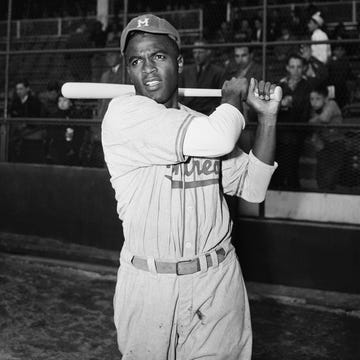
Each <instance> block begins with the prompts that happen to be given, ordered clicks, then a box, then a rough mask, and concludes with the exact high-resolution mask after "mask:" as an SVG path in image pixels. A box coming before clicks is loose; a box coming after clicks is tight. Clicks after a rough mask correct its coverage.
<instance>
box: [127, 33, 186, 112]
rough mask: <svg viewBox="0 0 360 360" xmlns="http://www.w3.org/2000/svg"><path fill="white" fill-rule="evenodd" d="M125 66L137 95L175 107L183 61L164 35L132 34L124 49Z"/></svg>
mask: <svg viewBox="0 0 360 360" xmlns="http://www.w3.org/2000/svg"><path fill="white" fill-rule="evenodd" d="M126 64H127V70H128V73H129V77H130V80H131V81H132V83H133V84H134V86H135V90H136V93H137V94H138V95H143V96H146V97H149V98H151V99H153V100H155V101H156V102H158V103H160V104H164V105H165V106H166V107H168V108H170V107H173V108H177V107H178V74H179V72H180V71H181V69H182V65H183V60H182V57H181V56H180V55H178V52H177V49H176V47H175V46H174V44H173V41H172V40H171V39H170V38H169V37H168V36H167V35H156V34H148V33H138V34H136V35H134V36H133V37H132V38H130V40H129V42H128V45H127V48H126Z"/></svg>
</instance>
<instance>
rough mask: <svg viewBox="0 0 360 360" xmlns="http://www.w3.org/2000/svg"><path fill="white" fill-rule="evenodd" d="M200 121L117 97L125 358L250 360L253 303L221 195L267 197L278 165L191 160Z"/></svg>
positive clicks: (109, 153) (114, 121)
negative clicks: (191, 140) (189, 149)
mask: <svg viewBox="0 0 360 360" xmlns="http://www.w3.org/2000/svg"><path fill="white" fill-rule="evenodd" d="M226 106H228V107H229V106H230V107H231V105H228V104H223V105H221V106H220V107H219V108H218V109H219V110H218V111H219V113H220V112H222V111H225V110H226V111H228V109H226ZM231 111H233V112H234V113H235V114H236V116H237V117H238V121H240V120H242V119H240V118H242V115H241V114H240V112H238V110H236V109H235V108H233V110H231ZM199 116H201V115H200V114H199V113H196V112H194V111H192V110H190V109H189V108H186V107H184V106H180V109H173V108H171V109H169V108H166V107H165V106H163V105H161V104H158V103H156V102H155V101H153V100H151V99H148V98H146V97H143V96H138V95H129V96H122V97H119V98H117V99H114V100H112V102H111V103H110V105H109V108H108V111H107V113H106V115H105V118H104V120H103V124H102V142H103V148H104V154H105V160H106V163H107V165H108V169H109V172H110V175H111V183H112V186H113V188H114V190H115V197H116V200H117V211H118V214H119V217H120V219H121V220H122V221H123V230H124V238H125V241H124V244H123V248H122V250H121V255H120V264H121V266H120V267H119V271H118V279H117V284H116V290H115V296H114V321H115V325H116V328H117V335H118V346H119V350H120V352H121V353H122V355H123V359H124V360H126V359H156V360H162V359H164V360H165V359H186V360H189V359H199V358H203V359H210V358H213V359H234V360H235V359H250V357H251V346H252V333H251V323H250V314H249V305H248V299H247V295H246V290H245V287H244V282H243V277H242V273H241V269H240V265H239V262H238V260H237V257H236V254H235V251H234V247H233V246H232V244H231V230H232V222H231V219H230V215H229V210H228V207H227V204H226V201H225V199H224V196H223V193H227V194H230V195H237V196H242V197H243V198H245V199H247V200H249V201H262V200H263V198H264V196H265V193H266V189H267V186H268V184H269V181H270V178H271V175H272V173H273V171H274V169H275V168H276V164H275V165H274V166H270V165H267V164H264V163H263V162H261V161H260V160H258V159H257V158H256V157H255V156H254V155H253V154H252V153H251V152H250V154H246V153H244V152H242V151H241V150H240V149H238V148H235V149H234V150H233V151H232V152H231V154H229V155H228V156H226V157H225V158H218V157H201V156H186V155H184V139H185V137H186V133H187V131H188V129H189V127H190V125H191V122H192V121H195V120H198V119H199ZM205 119H206V117H204V121H205ZM202 136H205V137H206V134H202ZM195 145H196V144H195ZM195 147H196V146H195ZM200 148H201V146H199V149H198V152H197V153H198V154H201V153H202V150H201V149H200ZM206 150H207V149H204V150H203V151H204V153H207V152H206ZM189 155H190V154H189ZM194 259H195V260H194ZM179 261H187V262H185V263H184V262H181V263H180V264H179V263H178V262H179ZM176 263H178V264H177V265H176ZM193 264H195V265H196V268H195V270H194V271H188V269H189V267H190V266H192V265H193Z"/></svg>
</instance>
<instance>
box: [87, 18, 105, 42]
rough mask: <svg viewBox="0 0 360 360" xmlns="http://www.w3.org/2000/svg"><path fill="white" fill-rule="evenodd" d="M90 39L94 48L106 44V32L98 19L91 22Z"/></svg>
mask: <svg viewBox="0 0 360 360" xmlns="http://www.w3.org/2000/svg"><path fill="white" fill-rule="evenodd" d="M90 41H91V42H92V44H93V46H94V47H95V48H103V47H104V46H105V45H106V32H105V31H104V30H103V24H102V23H101V21H99V20H96V21H95V22H94V23H93V24H92V27H91V31H90Z"/></svg>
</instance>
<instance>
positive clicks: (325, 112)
mask: <svg viewBox="0 0 360 360" xmlns="http://www.w3.org/2000/svg"><path fill="white" fill-rule="evenodd" d="M310 104H311V115H310V120H309V122H310V123H311V124H327V125H329V126H327V127H324V128H319V129H318V130H317V131H316V132H315V133H314V135H313V136H312V139H311V141H312V143H313V145H314V148H315V151H316V154H317V155H316V157H317V169H316V180H317V182H318V187H319V189H321V190H334V189H335V186H336V184H337V183H338V182H339V175H340V169H341V166H342V160H343V156H344V151H345V145H344V138H343V136H342V134H341V132H340V131H339V130H338V129H336V128H333V127H331V126H332V125H336V124H341V123H342V121H343V118H342V114H341V110H340V108H339V106H338V105H337V103H336V101H335V100H332V99H329V97H328V90H327V88H326V87H318V88H316V89H313V90H312V91H311V93H310Z"/></svg>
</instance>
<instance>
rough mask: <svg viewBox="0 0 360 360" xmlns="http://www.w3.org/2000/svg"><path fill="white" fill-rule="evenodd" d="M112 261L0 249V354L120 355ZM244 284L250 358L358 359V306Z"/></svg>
mask: <svg viewBox="0 0 360 360" xmlns="http://www.w3.org/2000/svg"><path fill="white" fill-rule="evenodd" d="M115 276H116V268H115V267H106V268H105V267H102V266H100V265H98V266H87V265H84V266H77V265H76V263H70V262H69V263H65V262H64V263H62V262H59V261H57V262H53V261H49V262H45V261H44V260H42V259H41V258H35V257H29V256H19V255H10V254H6V253H0V360H20V359H21V360H32V359H34V360H45V359H46V360H48V359H52V360H75V359H81V360H110V359H120V355H119V353H118V350H117V347H116V336H115V328H114V325H113V321H112V314H113V312H112V311H113V310H112V296H113V292H114V286H115ZM256 288H257V287H256V284H255V285H254V284H251V286H249V297H250V306H251V311H252V322H253V332H254V349H253V359H254V360H273V359H274V360H275V359H276V360H280V359H286V360H302V359H307V360H311V359H314V360H323V359H324V360H325V359H328V360H337V359H339V360H350V359H351V360H359V359H360V315H359V312H356V311H355V312H354V311H349V309H344V308H341V309H340V308H334V307H328V306H323V305H321V304H319V303H318V304H316V305H314V304H309V303H308V302H307V303H304V302H303V301H300V300H299V299H298V300H296V298H294V297H291V298H289V297H286V296H278V297H276V296H272V297H271V296H262V295H261V293H259V292H256Z"/></svg>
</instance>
